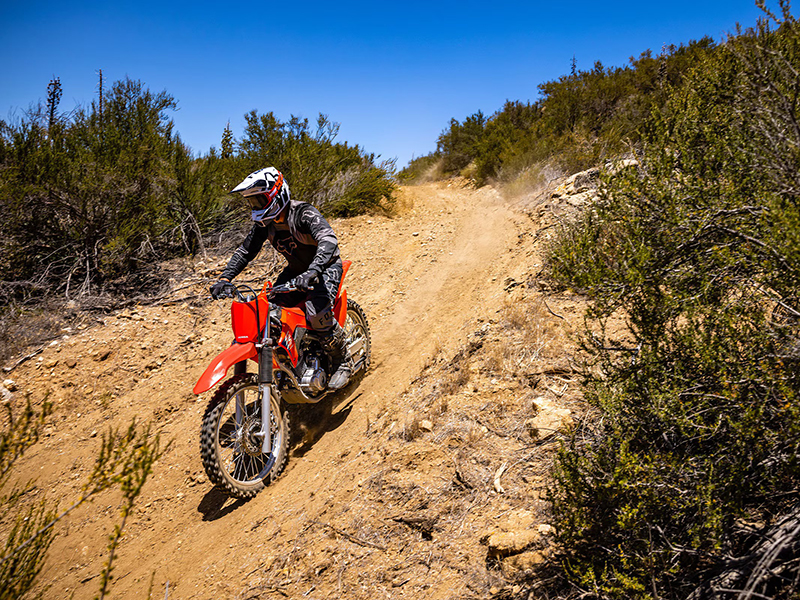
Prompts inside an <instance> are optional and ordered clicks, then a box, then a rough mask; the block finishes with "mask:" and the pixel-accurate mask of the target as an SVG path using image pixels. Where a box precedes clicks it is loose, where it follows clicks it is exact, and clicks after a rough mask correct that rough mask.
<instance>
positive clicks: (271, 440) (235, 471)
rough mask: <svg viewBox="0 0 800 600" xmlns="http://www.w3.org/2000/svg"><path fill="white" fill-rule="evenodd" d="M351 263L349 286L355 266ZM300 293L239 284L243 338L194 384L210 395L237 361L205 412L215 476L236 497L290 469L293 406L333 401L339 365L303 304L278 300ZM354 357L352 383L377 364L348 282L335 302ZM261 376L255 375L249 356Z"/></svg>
mask: <svg viewBox="0 0 800 600" xmlns="http://www.w3.org/2000/svg"><path fill="white" fill-rule="evenodd" d="M350 264H351V263H350V261H343V263H342V266H343V273H342V283H343V282H344V277H345V275H346V274H347V270H348V269H349V267H350ZM292 291H296V288H293V287H290V286H289V285H283V286H275V287H272V286H271V284H270V283H269V282H267V283H266V284H265V285H264V289H262V290H261V292H260V293H256V292H255V291H254V290H253V289H252V288H251V287H249V286H247V285H242V284H238V285H236V284H231V285H230V288H229V295H230V296H231V297H232V298H233V303H232V304H231V324H232V326H233V334H234V336H235V339H234V341H233V344H232V345H231V346H229V347H228V348H226V349H225V350H223V351H222V353H221V354H219V355H218V356H217V357H216V358H215V359H214V360H213V361H212V362H211V364H210V365H209V366H208V368H207V369H206V370H205V372H204V373H203V375H202V376H201V377H200V379H199V380H198V382H197V384H196V385H195V386H194V393H195V394H198V395H199V394H202V393H203V392H205V391H207V390H210V389H211V388H212V387H214V386H215V385H217V384H218V383H219V382H220V381H222V379H223V378H224V377H225V376H226V375H227V372H228V369H230V367H231V366H234V374H233V376H232V377H230V378H229V379H227V380H226V381H225V382H224V383H223V384H222V385H221V386H220V387H219V389H217V391H216V392H215V393H214V395H213V397H212V398H211V400H210V401H209V403H208V406H207V408H206V411H205V414H204V416H203V428H202V432H201V436H200V454H201V456H202V458H203V467H204V468H205V471H206V473H207V474H208V478H209V479H210V480H211V482H212V483H214V484H215V485H216V486H217V487H219V488H221V489H222V490H224V491H225V492H226V493H227V494H229V495H230V496H233V497H235V498H240V499H247V498H252V497H253V496H255V495H256V494H257V493H258V492H259V491H261V490H262V489H263V488H264V486H266V485H269V483H271V482H272V481H273V480H274V479H275V478H276V477H277V476H278V475H280V473H281V471H283V468H284V467H285V466H286V461H287V459H288V450H289V440H290V420H289V412H288V405H290V404H314V403H317V402H319V401H321V400H322V399H323V398H325V397H326V396H327V395H328V394H329V393H330V390H328V388H327V381H328V377H329V376H330V375H331V374H332V365H331V364H330V362H331V361H330V360H329V358H328V356H327V354H326V353H325V352H324V350H323V348H322V345H321V344H320V338H319V336H318V334H317V333H315V332H314V331H313V330H312V329H310V328H309V327H308V325H307V323H306V318H305V314H304V313H303V310H302V308H300V307H297V308H285V307H281V306H278V305H277V304H275V303H274V302H271V300H273V299H274V298H275V297H276V296H278V295H279V294H284V293H288V292H292ZM333 312H334V316H335V318H336V320H337V321H339V323H340V324H341V325H342V327H343V328H344V330H345V332H346V334H347V342H348V345H349V348H350V355H351V356H352V358H353V364H354V367H353V374H352V376H351V382H352V381H353V380H355V379H358V378H360V377H361V376H362V375H363V374H364V373H365V372H366V371H367V369H368V368H369V364H370V352H371V341H370V333H369V325H368V323H367V317H366V315H365V314H364V311H363V310H362V309H361V307H360V306H359V305H358V304H356V302H355V301H353V300H351V299H348V298H347V291H346V290H345V289H344V288H343V286H342V284H340V285H339V292H338V294H337V297H336V301H335V303H334V306H333ZM248 359H252V360H254V361H256V362H257V363H258V373H247V372H246V371H247V360H248Z"/></svg>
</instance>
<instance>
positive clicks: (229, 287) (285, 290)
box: [211, 281, 301, 302]
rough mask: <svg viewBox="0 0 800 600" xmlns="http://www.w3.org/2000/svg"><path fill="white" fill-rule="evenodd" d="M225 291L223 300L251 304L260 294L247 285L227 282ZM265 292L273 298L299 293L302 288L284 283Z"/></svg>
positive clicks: (224, 287)
mask: <svg viewBox="0 0 800 600" xmlns="http://www.w3.org/2000/svg"><path fill="white" fill-rule="evenodd" d="M223 289H224V292H223V293H222V295H221V296H220V297H221V298H235V299H236V300H237V301H239V302H250V301H252V300H253V299H254V298H256V296H258V293H257V292H256V291H255V290H254V289H253V288H251V287H250V286H249V285H247V284H246V283H238V284H237V283H233V282H230V281H226V282H225V285H224V286H223ZM265 291H266V293H267V297H268V298H273V297H274V296H276V295H277V294H289V293H291V292H299V291H301V290H300V288H298V287H297V286H295V285H292V284H291V283H284V284H282V285H275V286H272V287H270V288H268V289H267V288H265ZM245 292H246V293H247V295H245ZM211 299H212V300H216V299H217V298H214V297H213V296H212V298H211Z"/></svg>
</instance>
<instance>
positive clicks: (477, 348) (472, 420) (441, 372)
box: [6, 182, 582, 599]
mask: <svg viewBox="0 0 800 600" xmlns="http://www.w3.org/2000/svg"><path fill="white" fill-rule="evenodd" d="M553 197H555V196H553ZM542 198H544V197H540V198H539V201H537V202H536V203H531V202H530V201H528V202H526V203H519V202H517V203H511V202H507V201H505V200H503V199H502V198H501V197H500V196H499V194H497V193H496V192H495V191H494V190H492V189H490V188H483V189H480V190H475V189H472V188H470V187H468V186H466V185H464V184H463V183H457V182H449V183H447V182H445V183H436V184H427V185H422V186H417V187H408V188H403V189H402V190H401V192H400V198H399V204H398V211H397V214H396V215H394V216H391V217H387V216H378V215H376V216H361V217H357V218H353V219H347V220H338V221H334V222H333V225H334V229H335V230H336V231H337V234H338V235H339V239H340V244H341V247H342V253H343V256H344V257H345V258H348V259H350V260H352V261H353V263H354V264H353V267H352V268H351V269H350V273H349V275H348V280H347V282H346V286H347V288H348V294H349V296H350V297H351V298H354V299H355V300H356V301H357V302H358V303H359V304H360V305H361V306H362V307H363V308H364V309H365V311H366V313H367V315H368V318H369V321H370V326H371V329H372V336H373V361H372V365H373V366H372V368H371V370H370V372H369V373H368V374H367V376H366V377H365V378H364V379H363V380H362V381H361V382H360V383H359V385H358V386H357V387H354V388H353V387H352V386H351V388H348V389H346V390H345V391H344V392H343V393H342V394H340V395H339V396H338V397H336V398H335V399H334V401H333V403H332V407H331V410H330V411H329V412H326V411H325V410H319V411H318V412H317V413H316V414H312V415H311V417H307V419H306V423H305V425H306V427H307V428H308V432H307V434H306V437H305V439H304V441H303V442H302V443H301V444H300V445H298V446H297V447H295V449H294V451H293V453H292V455H291V457H290V459H289V464H288V467H287V469H286V471H285V472H284V474H283V475H282V476H281V477H280V478H279V479H278V480H277V481H276V482H275V483H274V484H273V485H271V486H270V487H268V488H267V489H265V490H264V491H263V492H261V493H260V494H259V495H258V496H257V497H256V498H255V499H253V500H251V501H249V502H241V501H234V500H231V499H229V498H227V497H225V496H224V495H223V494H222V493H220V492H219V491H217V490H215V489H213V488H212V487H211V486H210V485H209V483H208V481H207V479H206V477H205V474H204V471H203V467H202V464H201V461H200V456H199V429H200V422H201V418H202V414H203V411H204V408H205V405H206V403H207V401H208V398H209V397H210V394H211V392H209V393H207V394H205V395H203V396H202V397H200V398H197V397H195V396H194V395H193V394H192V388H193V385H194V383H195V381H196V380H197V378H198V377H199V375H200V374H201V373H202V371H203V370H204V369H205V367H206V365H207V364H208V363H209V362H210V360H211V359H212V358H213V357H214V356H215V355H216V354H217V353H218V352H220V351H221V350H222V349H223V348H225V347H226V346H227V344H229V342H230V337H231V334H230V330H229V313H228V311H229V306H228V304H227V303H226V302H215V303H212V302H210V301H209V300H207V299H205V296H206V293H205V290H206V289H207V286H208V284H209V283H210V282H212V281H213V280H215V276H216V275H217V274H218V273H219V271H220V270H221V267H222V266H223V265H224V263H225V262H226V261H227V256H225V257H217V258H214V259H210V260H207V261H205V262H204V261H197V262H196V263H193V264H192V265H191V267H192V269H193V273H194V274H193V275H192V277H191V278H190V279H188V280H186V281H175V282H174V283H175V285H174V289H175V291H174V292H173V295H172V296H171V298H170V301H169V302H167V303H165V304H161V305H157V306H140V307H137V308H135V309H126V310H123V311H119V312H117V313H115V314H112V315H109V316H107V317H105V318H103V319H97V320H96V322H94V323H93V324H91V325H89V326H86V327H85V328H84V329H82V330H79V331H64V335H63V337H62V338H61V339H59V340H56V341H54V342H53V343H52V344H51V345H48V346H47V347H46V348H45V350H44V351H43V352H42V353H41V354H39V355H38V356H37V357H36V358H33V359H31V360H29V361H27V362H25V363H23V364H21V365H20V366H18V367H17V368H16V369H14V371H13V372H11V373H10V374H8V375H6V377H8V378H10V379H13V380H14V382H15V385H16V388H17V391H16V392H15V399H14V402H22V401H23V400H24V398H25V397H26V396H29V397H30V398H31V399H32V400H33V401H34V402H41V400H42V399H43V398H45V397H47V398H49V399H50V400H51V401H52V402H53V403H54V405H55V411H54V414H53V415H52V416H51V417H50V418H49V419H48V423H47V426H46V430H45V436H44V437H43V439H42V440H41V441H40V442H39V443H37V444H36V445H35V446H34V447H32V448H31V449H30V450H29V451H28V453H27V454H26V456H25V457H24V459H23V460H22V462H21V465H20V467H21V468H20V475H19V476H20V477H24V478H25V479H29V478H34V479H35V480H36V486H37V487H36V491H35V492H34V493H33V494H32V495H31V496H32V499H41V498H44V497H46V498H49V499H51V500H54V499H57V500H59V502H60V505H61V506H62V508H64V507H66V506H68V505H70V504H71V503H72V502H74V500H75V498H77V497H78V494H79V493H80V489H81V486H82V485H83V483H84V482H85V481H86V476H87V474H88V472H89V471H90V470H91V468H92V466H93V463H94V456H95V454H96V452H97V449H98V446H99V440H100V437H101V434H102V433H103V432H104V431H106V430H108V428H109V427H118V428H119V427H127V425H128V424H129V423H130V421H131V419H133V418H134V417H135V418H136V419H138V420H140V421H142V422H148V421H152V423H153V428H154V431H157V432H159V433H160V435H161V436H162V439H164V440H169V441H171V442H172V444H171V446H170V447H169V449H168V451H167V452H166V453H165V454H164V455H163V457H162V458H161V459H160V460H159V462H158V463H157V464H156V467H155V470H154V472H153V474H152V476H151V478H150V480H149V481H148V483H147V484H146V487H145V489H144V492H143V494H142V496H141V498H140V500H139V502H138V504H137V507H136V509H135V511H134V513H133V515H132V516H131V518H130V519H129V520H128V523H127V526H126V535H125V538H124V540H123V542H122V544H121V546H120V548H119V554H118V558H117V561H116V565H117V567H116V569H115V571H114V584H113V587H112V593H111V596H112V597H116V598H147V597H148V594H149V597H152V598H164V597H168V598H176V599H177V598H186V599H188V598H193V599H205V598H318V599H321V598H374V597H387V598H431V599H444V598H469V597H475V598H483V597H490V596H492V595H499V596H502V597H520V598H523V597H527V594H528V592H529V591H530V589H531V586H534V585H535V584H534V583H533V582H531V580H530V579H529V573H530V569H531V568H533V567H535V565H536V564H539V563H540V562H541V561H542V560H545V559H546V557H547V553H548V545H549V541H548V540H549V534H550V533H551V529H550V528H549V525H548V524H547V512H546V510H547V503H546V500H545V491H546V485H547V468H548V465H549V463H550V461H551V460H552V456H553V452H554V450H555V448H556V447H557V439H558V435H557V434H555V435H554V433H555V432H556V431H557V430H558V429H559V428H561V427H563V426H564V425H567V424H568V423H569V422H570V420H571V419H572V418H573V416H574V415H575V412H576V411H580V397H579V394H578V391H577V382H576V379H575V377H574V375H573V373H574V371H573V367H572V363H571V359H572V357H573V354H574V348H573V345H572V342H571V341H570V337H569V336H570V334H571V332H572V329H571V328H572V326H573V325H572V324H573V323H577V322H579V321H580V313H581V307H582V304H581V299H580V298H577V297H574V296H572V295H570V294H568V293H560V294H554V293H547V292H546V290H545V291H543V288H542V284H541V282H540V281H539V278H538V275H539V273H540V270H541V257H540V251H541V248H540V245H541V243H542V241H544V240H545V239H546V237H547V235H548V230H547V226H548V225H550V224H552V222H553V215H554V214H555V213H554V211H553V210H550V209H551V208H552V207H551V206H548V204H546V203H543V202H542ZM549 198H550V196H547V199H548V201H550V202H552V201H551V200H549ZM269 260H270V259H268V258H266V257H265V258H263V259H262V258H260V259H258V260H256V261H255V262H254V263H253V264H252V265H251V266H250V268H249V269H248V271H247V272H245V273H243V274H242V275H241V276H240V278H239V279H241V280H247V279H253V280H260V279H262V278H263V273H264V270H265V269H266V267H268V266H269ZM119 503H120V496H119V494H118V493H117V492H111V491H109V492H104V493H103V494H100V495H99V496H98V497H96V498H95V500H94V501H93V502H91V503H89V504H87V505H84V506H83V507H81V508H79V509H78V510H76V511H74V512H72V513H71V514H70V515H69V516H68V517H67V518H65V519H64V520H63V521H62V522H61V523H60V524H59V527H58V536H57V538H56V540H55V542H54V543H53V546H52V548H51V552H50V555H49V559H48V562H47V564H46V567H45V569H44V570H43V572H42V574H41V576H40V579H39V582H40V585H39V587H38V588H37V589H38V590H40V591H43V594H44V597H45V598H67V597H74V598H77V599H82V598H93V597H94V596H95V595H96V594H97V591H98V588H99V577H98V574H99V573H100V571H101V569H102V567H103V563H104V562H105V561H106V560H107V550H106V547H107V544H108V534H109V533H110V531H111V529H112V527H113V524H114V523H115V522H118V520H119V506H120V504H119ZM503 536H505V538H503ZM511 538H513V539H512V543H510V545H509V543H508V539H511ZM523 538H524V542H520V541H519V540H520V539H523ZM514 540H516V541H514Z"/></svg>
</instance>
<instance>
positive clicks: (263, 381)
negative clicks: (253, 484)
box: [255, 336, 274, 454]
mask: <svg viewBox="0 0 800 600" xmlns="http://www.w3.org/2000/svg"><path fill="white" fill-rule="evenodd" d="M265 337H266V336H265ZM273 386H274V381H273V379H272V339H270V338H269V337H266V339H265V340H264V343H262V344H261V347H260V348H259V349H258V395H259V397H260V398H261V431H259V432H258V433H257V434H255V435H256V437H259V438H261V452H262V453H264V454H270V453H271V452H272V432H271V431H270V423H271V421H272V416H271V415H270V406H271V401H272V394H273V393H274V390H273V389H272V388H273Z"/></svg>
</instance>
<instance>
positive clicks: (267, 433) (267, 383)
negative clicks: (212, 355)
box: [233, 338, 274, 454]
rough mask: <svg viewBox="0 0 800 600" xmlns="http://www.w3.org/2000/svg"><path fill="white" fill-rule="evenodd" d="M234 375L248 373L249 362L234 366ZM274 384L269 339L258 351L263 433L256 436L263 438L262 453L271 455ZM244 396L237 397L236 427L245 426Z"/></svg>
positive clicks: (259, 393) (270, 341)
mask: <svg viewBox="0 0 800 600" xmlns="http://www.w3.org/2000/svg"><path fill="white" fill-rule="evenodd" d="M233 373H234V375H239V374H240V373H247V361H246V360H243V361H241V362H238V363H236V364H235V365H234V366H233ZM273 385H274V382H273V378H272V340H271V339H269V338H267V340H265V343H264V344H261V346H260V347H259V349H258V396H259V398H260V400H261V431H259V432H258V433H256V434H255V436H256V437H257V438H261V452H263V453H264V454H269V453H270V452H272V432H271V429H270V422H271V421H272V416H271V404H270V401H271V398H272V394H273V389H272V387H273ZM244 415H245V410H244V394H237V396H236V416H235V419H236V426H237V427H242V425H243V424H244Z"/></svg>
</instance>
